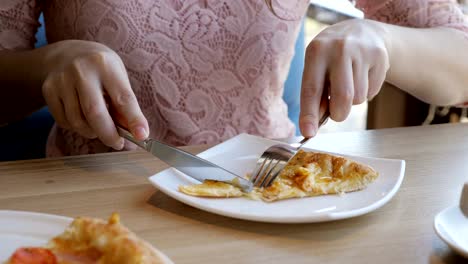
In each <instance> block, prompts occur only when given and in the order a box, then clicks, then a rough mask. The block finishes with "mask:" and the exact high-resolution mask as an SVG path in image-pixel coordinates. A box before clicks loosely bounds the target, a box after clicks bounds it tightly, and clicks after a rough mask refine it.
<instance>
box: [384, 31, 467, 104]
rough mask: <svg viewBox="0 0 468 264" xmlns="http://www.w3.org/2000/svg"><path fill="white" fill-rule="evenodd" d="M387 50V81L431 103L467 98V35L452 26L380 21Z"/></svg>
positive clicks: (457, 100)
mask: <svg viewBox="0 0 468 264" xmlns="http://www.w3.org/2000/svg"><path fill="white" fill-rule="evenodd" d="M382 25H383V27H384V30H385V36H386V37H385V38H386V43H387V48H388V52H389V61H390V69H389V71H388V72H387V77H386V81H387V82H389V83H392V84H394V85H395V86H397V87H399V88H400V89H402V90H404V91H406V92H408V93H409V94H412V95H413V96H415V97H417V98H419V99H420V100H422V101H425V102H427V103H430V104H435V105H447V106H448V105H457V104H460V103H463V102H467V101H468V52H467V51H468V38H467V36H466V35H465V34H463V33H462V32H461V31H458V30H455V29H451V28H444V27H439V28H429V29H418V28H408V27H400V26H393V25H389V24H382Z"/></svg>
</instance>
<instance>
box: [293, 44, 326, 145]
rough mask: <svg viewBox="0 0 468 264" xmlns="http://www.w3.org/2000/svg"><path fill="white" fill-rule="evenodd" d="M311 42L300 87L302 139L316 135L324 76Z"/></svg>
mask: <svg viewBox="0 0 468 264" xmlns="http://www.w3.org/2000/svg"><path fill="white" fill-rule="evenodd" d="M313 45H314V44H313V42H312V43H311V44H310V45H309V47H308V48H307V53H306V60H305V65H304V72H303V75H302V87H301V112H300V116H299V128H300V130H301V133H302V135H303V136H304V137H313V136H315V135H316V134H317V130H318V121H319V119H320V104H321V98H322V93H323V87H324V80H325V75H326V63H323V60H322V59H321V58H319V57H318V56H319V54H320V52H319V50H318V49H317V48H314V47H315V46H313Z"/></svg>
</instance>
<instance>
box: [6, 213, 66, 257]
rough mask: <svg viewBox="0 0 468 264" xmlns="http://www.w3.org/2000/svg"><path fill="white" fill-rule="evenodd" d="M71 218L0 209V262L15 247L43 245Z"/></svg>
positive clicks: (61, 229)
mask: <svg viewBox="0 0 468 264" xmlns="http://www.w3.org/2000/svg"><path fill="white" fill-rule="evenodd" d="M72 220H73V219H71V218H68V217H63V216H57V215H49V214H41V213H32V212H20V211H1V210H0V245H1V246H0V263H3V261H6V260H7V259H8V258H9V257H10V256H11V254H13V252H14V251H15V250H16V249H17V248H20V247H36V246H44V245H45V244H47V242H48V241H49V240H50V239H51V238H52V237H54V236H57V235H59V234H61V233H62V232H63V230H65V228H66V227H67V226H68V225H69V224H70V223H71V221H72Z"/></svg>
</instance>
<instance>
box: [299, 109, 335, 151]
mask: <svg viewBox="0 0 468 264" xmlns="http://www.w3.org/2000/svg"><path fill="white" fill-rule="evenodd" d="M329 117H330V112H329V111H328V109H327V111H326V112H325V114H323V116H322V118H320V120H319V128H320V127H321V126H323V125H324V124H325V123H327V121H328V118H329ZM309 139H311V138H310V137H306V138H304V139H303V140H301V142H299V147H297V148H298V149H300V148H302V146H303V145H304V144H305V143H307V141H309Z"/></svg>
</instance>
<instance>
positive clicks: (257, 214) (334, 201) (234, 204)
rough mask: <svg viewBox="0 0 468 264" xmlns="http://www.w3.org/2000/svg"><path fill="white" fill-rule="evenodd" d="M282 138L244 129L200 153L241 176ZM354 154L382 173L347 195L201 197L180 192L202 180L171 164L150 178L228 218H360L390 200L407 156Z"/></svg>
mask: <svg viewBox="0 0 468 264" xmlns="http://www.w3.org/2000/svg"><path fill="white" fill-rule="evenodd" d="M276 143H278V142H275V141H272V140H267V139H263V138H259V137H255V136H251V135H247V134H241V135H239V136H236V137H234V138H232V139H230V140H228V141H226V142H224V143H221V144H219V145H217V146H215V147H213V148H210V149H208V150H206V151H205V152H203V153H201V154H200V155H199V156H200V157H202V158H205V159H207V160H209V161H211V162H213V163H215V164H218V165H220V166H223V167H225V168H227V169H228V170H231V171H232V172H235V173H237V174H238V175H245V174H246V173H248V172H250V171H252V170H253V168H254V167H255V162H256V160H257V158H258V157H259V156H260V155H261V153H263V151H264V150H265V149H266V148H268V147H269V146H271V145H273V144H276ZM347 157H351V158H352V159H353V160H355V161H358V162H362V163H364V164H368V165H370V166H372V167H373V168H374V169H376V170H377V171H378V172H379V173H380V176H379V177H378V178H377V180H376V181H375V182H373V183H372V184H370V185H369V186H368V188H366V189H365V190H362V191H358V192H353V193H348V194H345V195H343V196H339V195H325V196H318V197H310V198H301V199H290V200H283V201H277V202H273V203H265V202H262V201H254V200H249V199H247V198H225V199H224V198H220V199H213V198H201V197H194V196H189V195H186V194H183V193H181V192H179V191H178V187H179V186H180V185H186V184H191V183H197V181H196V180H194V179H192V178H190V177H188V176H186V175H185V174H183V173H181V172H179V171H177V170H175V169H173V168H169V169H167V170H164V171H162V172H160V173H158V174H156V175H154V176H152V177H150V178H149V179H150V181H151V182H152V183H153V184H154V185H155V186H156V187H157V188H158V189H159V190H161V191H162V192H163V193H165V194H167V195H169V196H171V197H172V198H174V199H176V200H179V201H180V202H183V203H186V204H188V205H191V206H193V207H196V208H199V209H202V210H205V211H208V212H212V213H215V214H220V215H224V216H228V217H233V218H239V219H245V220H252V221H260V222H272V223H311V222H323V221H331V220H337V219H344V218H350V217H355V216H358V215H362V214H366V213H369V212H371V211H373V210H375V209H377V208H379V207H381V206H382V205H384V204H385V203H387V202H388V201H389V200H390V199H391V198H392V197H393V196H394V195H395V193H396V192H397V191H398V189H399V188H400V185H401V183H402V181H403V177H404V171H405V162H404V161H403V160H391V159H377V158H364V157H352V156H347Z"/></svg>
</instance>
